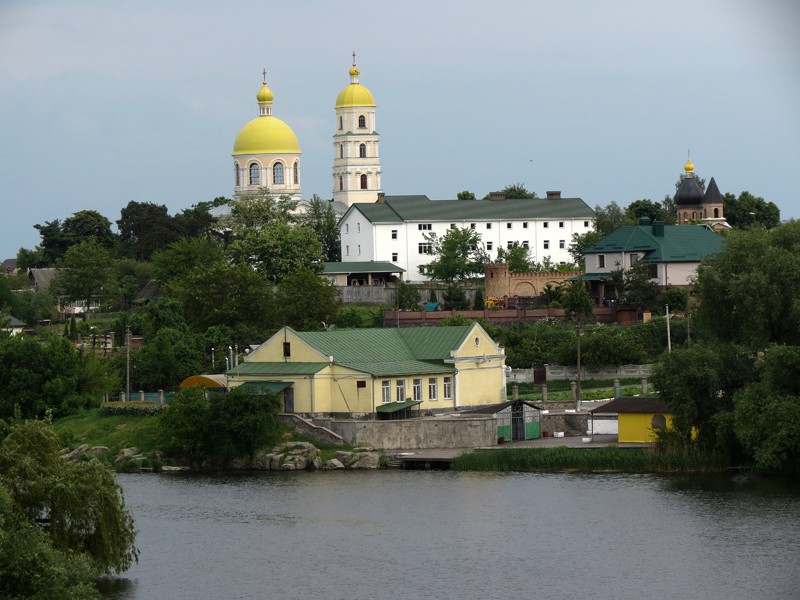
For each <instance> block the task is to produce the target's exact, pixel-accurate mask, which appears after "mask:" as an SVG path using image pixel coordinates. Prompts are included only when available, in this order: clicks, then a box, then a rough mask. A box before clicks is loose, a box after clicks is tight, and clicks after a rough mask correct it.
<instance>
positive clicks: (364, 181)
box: [361, 175, 367, 190]
mask: <svg viewBox="0 0 800 600" xmlns="http://www.w3.org/2000/svg"><path fill="white" fill-rule="evenodd" d="M361 189H362V190H365V189H367V176H366V175H362V176H361Z"/></svg>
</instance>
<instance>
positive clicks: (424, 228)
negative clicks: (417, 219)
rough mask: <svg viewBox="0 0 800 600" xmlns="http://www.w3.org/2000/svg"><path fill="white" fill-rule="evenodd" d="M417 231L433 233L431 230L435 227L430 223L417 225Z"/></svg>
mask: <svg viewBox="0 0 800 600" xmlns="http://www.w3.org/2000/svg"><path fill="white" fill-rule="evenodd" d="M417 229H419V230H420V231H431V229H433V225H431V224H430V223H420V224H419V225H417Z"/></svg>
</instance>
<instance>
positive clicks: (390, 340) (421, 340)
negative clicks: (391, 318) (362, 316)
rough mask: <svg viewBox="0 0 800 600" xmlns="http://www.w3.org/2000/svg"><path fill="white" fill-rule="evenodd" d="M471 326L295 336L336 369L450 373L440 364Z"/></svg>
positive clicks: (354, 331)
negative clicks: (331, 360)
mask: <svg viewBox="0 0 800 600" xmlns="http://www.w3.org/2000/svg"><path fill="white" fill-rule="evenodd" d="M471 330H472V326H471V325H465V326H460V327H404V328H402V329H336V330H333V331H298V332H295V333H296V334H297V336H298V337H299V338H300V339H302V340H303V341H304V342H306V343H307V344H308V345H310V346H312V347H313V348H315V349H316V350H318V351H319V352H321V353H322V354H324V355H326V356H333V359H334V362H335V363H336V364H338V365H342V366H346V367H350V368H352V369H356V370H359V371H364V372H367V373H371V374H373V375H392V374H397V375H402V374H407V373H442V372H452V371H454V370H455V368H454V367H453V366H452V365H446V364H444V361H445V360H446V359H449V358H450V351H451V350H455V349H456V348H458V346H460V345H461V343H462V342H463V341H464V339H465V338H466V336H467V335H469V332H470V331H471Z"/></svg>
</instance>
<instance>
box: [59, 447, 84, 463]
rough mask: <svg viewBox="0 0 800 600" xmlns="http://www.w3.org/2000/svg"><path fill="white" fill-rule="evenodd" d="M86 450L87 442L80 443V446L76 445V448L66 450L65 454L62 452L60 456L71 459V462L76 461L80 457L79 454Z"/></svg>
mask: <svg viewBox="0 0 800 600" xmlns="http://www.w3.org/2000/svg"><path fill="white" fill-rule="evenodd" d="M88 450H89V446H88V445H87V444H81V445H80V446H78V447H77V448H75V449H74V450H72V451H71V452H67V453H66V454H62V455H61V458H63V459H64V460H71V461H73V462H77V461H79V460H80V459H81V456H83V455H84V454H86V452H87V451H88Z"/></svg>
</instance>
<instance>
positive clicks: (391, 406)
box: [375, 400, 422, 413]
mask: <svg viewBox="0 0 800 600" xmlns="http://www.w3.org/2000/svg"><path fill="white" fill-rule="evenodd" d="M420 404H422V401H421V400H404V401H403V402H387V403H386V404H380V405H378V406H376V407H375V411H376V412H382V413H396V412H397V411H399V410H403V409H404V408H413V407H415V406H419V405H420Z"/></svg>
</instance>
